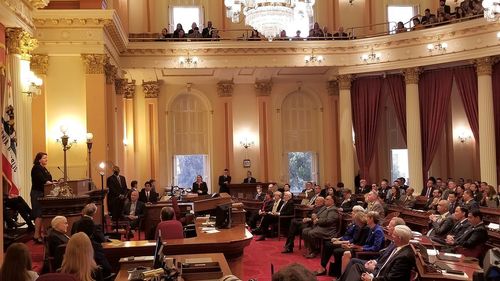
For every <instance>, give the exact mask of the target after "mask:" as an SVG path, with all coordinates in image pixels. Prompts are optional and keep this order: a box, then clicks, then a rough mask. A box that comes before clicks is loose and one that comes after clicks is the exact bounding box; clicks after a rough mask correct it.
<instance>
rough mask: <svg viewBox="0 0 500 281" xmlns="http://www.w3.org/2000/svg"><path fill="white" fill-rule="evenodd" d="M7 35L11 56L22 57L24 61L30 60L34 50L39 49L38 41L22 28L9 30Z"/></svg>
mask: <svg viewBox="0 0 500 281" xmlns="http://www.w3.org/2000/svg"><path fill="white" fill-rule="evenodd" d="M5 35H6V41H7V50H8V52H9V54H17V55H21V58H22V59H25V60H29V59H30V58H31V53H32V52H33V50H34V49H36V48H37V47H38V40H36V39H35V38H33V37H32V36H31V35H30V34H29V33H28V32H27V31H24V30H22V29H21V28H7V29H6V30H5Z"/></svg>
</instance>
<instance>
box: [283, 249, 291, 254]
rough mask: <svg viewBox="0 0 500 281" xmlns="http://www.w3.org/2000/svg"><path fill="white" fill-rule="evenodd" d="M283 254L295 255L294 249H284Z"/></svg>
mask: <svg viewBox="0 0 500 281" xmlns="http://www.w3.org/2000/svg"><path fill="white" fill-rule="evenodd" d="M281 253H282V254H291V253H293V250H292V249H284V250H283V251H281Z"/></svg>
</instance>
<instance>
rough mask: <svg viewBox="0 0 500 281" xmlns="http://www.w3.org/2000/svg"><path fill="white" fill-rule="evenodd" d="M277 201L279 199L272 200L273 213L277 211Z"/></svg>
mask: <svg viewBox="0 0 500 281" xmlns="http://www.w3.org/2000/svg"><path fill="white" fill-rule="evenodd" d="M279 203H280V201H274V205H273V210H272V212H273V213H276V211H278V205H279Z"/></svg>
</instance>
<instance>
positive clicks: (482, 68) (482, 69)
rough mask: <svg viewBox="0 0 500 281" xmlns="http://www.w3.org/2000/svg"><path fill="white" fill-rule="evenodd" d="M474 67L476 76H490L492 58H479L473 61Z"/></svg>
mask: <svg viewBox="0 0 500 281" xmlns="http://www.w3.org/2000/svg"><path fill="white" fill-rule="evenodd" d="M474 63H475V65H476V72H477V75H478V76H480V75H490V76H491V74H492V66H493V63H494V60H493V58H492V57H484V58H479V59H476V60H475V61H474Z"/></svg>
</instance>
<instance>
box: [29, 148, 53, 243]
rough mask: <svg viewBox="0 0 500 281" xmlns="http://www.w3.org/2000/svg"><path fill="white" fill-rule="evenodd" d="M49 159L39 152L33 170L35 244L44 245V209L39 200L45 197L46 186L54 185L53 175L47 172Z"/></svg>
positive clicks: (32, 207)
mask: <svg viewBox="0 0 500 281" xmlns="http://www.w3.org/2000/svg"><path fill="white" fill-rule="evenodd" d="M47 162H48V158H47V153H45V152H38V153H37V154H36V156H35V160H33V168H31V192H30V197H31V209H32V215H33V218H35V233H34V234H33V240H35V243H38V244H42V243H43V240H42V236H41V230H42V207H41V206H40V203H39V202H38V198H40V197H43V187H44V185H46V184H51V183H52V175H51V174H50V173H49V171H48V170H47V168H46V166H47Z"/></svg>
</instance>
